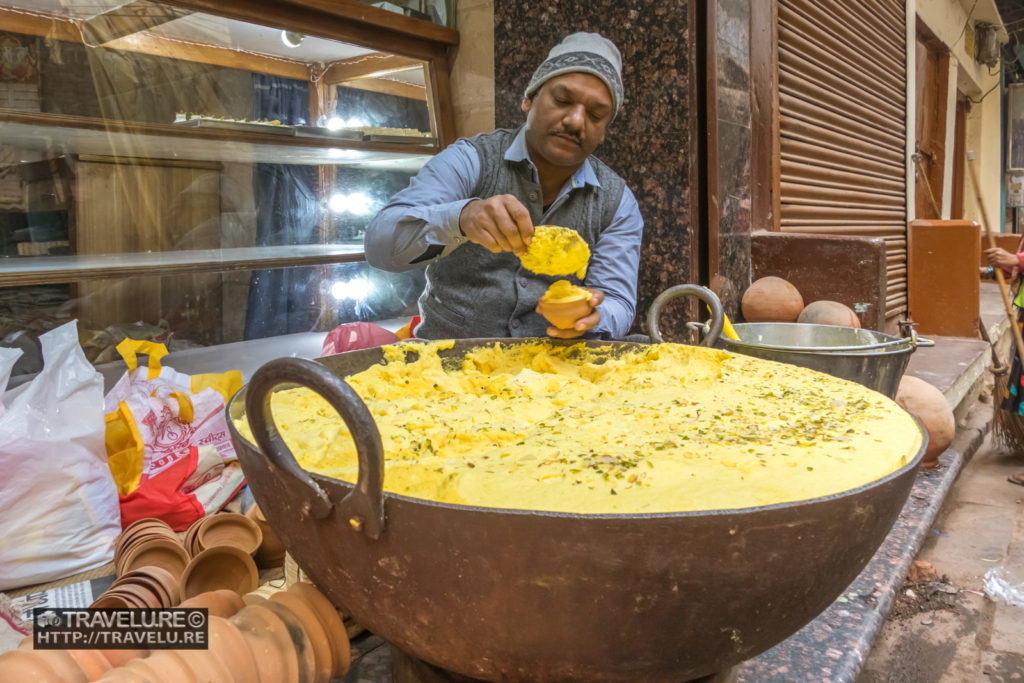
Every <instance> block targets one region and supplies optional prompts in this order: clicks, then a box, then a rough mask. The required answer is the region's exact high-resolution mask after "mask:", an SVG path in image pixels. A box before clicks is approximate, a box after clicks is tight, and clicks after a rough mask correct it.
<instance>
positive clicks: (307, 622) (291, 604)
mask: <svg viewBox="0 0 1024 683" xmlns="http://www.w3.org/2000/svg"><path fill="white" fill-rule="evenodd" d="M269 599H270V601H271V602H277V603H280V604H282V605H284V606H285V607H287V608H288V609H289V610H290V611H291V612H292V613H293V614H294V615H295V616H296V617H297V618H298V620H299V621H300V622H301V623H302V630H303V631H305V632H306V637H307V638H309V642H310V645H311V647H312V648H313V659H314V661H315V664H316V666H315V671H314V676H313V683H328V682H329V681H330V680H331V679H332V678H334V676H335V673H334V672H335V667H334V650H332V649H331V641H330V639H329V638H328V637H327V629H325V628H324V626H323V624H321V623H320V617H318V616H317V615H316V612H314V611H313V608H312V607H310V606H309V605H307V604H306V602H305V601H304V600H302V598H300V597H299V596H297V595H295V594H294V593H289V592H288V591H281V592H279V593H274V594H273V595H271V596H270V598H269Z"/></svg>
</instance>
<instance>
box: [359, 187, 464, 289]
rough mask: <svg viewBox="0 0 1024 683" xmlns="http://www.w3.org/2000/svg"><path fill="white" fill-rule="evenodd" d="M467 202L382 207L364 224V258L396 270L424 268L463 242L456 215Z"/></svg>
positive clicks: (377, 266) (389, 269) (380, 266)
mask: <svg viewBox="0 0 1024 683" xmlns="http://www.w3.org/2000/svg"><path fill="white" fill-rule="evenodd" d="M466 201H469V200H460V201H457V202H450V203H447V204H440V205H437V206H430V207H411V206H407V205H402V204H393V205H391V206H387V207H385V208H384V209H383V210H382V211H381V212H380V213H378V214H377V216H375V217H374V218H373V220H371V221H370V223H369V225H367V227H366V238H365V240H364V247H365V249H366V261H367V262H368V263H369V264H370V265H371V266H373V267H374V268H380V269H381V270H387V271H391V272H394V273H399V272H402V271H405V270H413V269H414V268H423V267H424V266H426V265H427V264H428V263H430V262H431V261H434V260H436V259H437V258H440V257H442V256H444V255H446V254H447V253H448V252H450V251H451V250H452V249H454V248H456V247H458V246H459V245H461V244H462V243H463V242H464V241H465V237H464V236H463V235H461V233H459V214H460V213H461V211H462V207H463V206H464V205H465V203H466ZM438 247H440V249H438ZM425 256H426V257H427V258H424V257H425Z"/></svg>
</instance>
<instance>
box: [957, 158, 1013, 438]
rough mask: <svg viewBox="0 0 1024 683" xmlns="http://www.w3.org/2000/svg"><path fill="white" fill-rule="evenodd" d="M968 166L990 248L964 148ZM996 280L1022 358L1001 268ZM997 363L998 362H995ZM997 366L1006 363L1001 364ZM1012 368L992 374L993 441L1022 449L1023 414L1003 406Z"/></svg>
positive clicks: (985, 219) (984, 215)
mask: <svg viewBox="0 0 1024 683" xmlns="http://www.w3.org/2000/svg"><path fill="white" fill-rule="evenodd" d="M967 166H968V168H969V169H970V171H971V173H970V175H971V183H972V184H973V185H974V196H975V199H976V200H977V201H978V209H979V211H980V212H981V225H982V228H983V229H984V231H985V239H986V240H987V241H988V246H989V248H992V247H995V246H996V240H995V237H993V236H992V230H991V229H990V228H989V222H988V213H987V212H986V211H985V205H984V204H983V203H982V201H981V183H980V182H978V169H977V166H976V165H975V163H974V152H973V151H969V152H967ZM993 270H994V272H995V276H996V282H998V283H999V293H1000V294H1001V295H1002V297H1003V306H1004V308H1005V309H1006V318H1007V320H1008V321H1009V322H1010V330H1012V331H1013V343H1014V348H1016V349H1017V359H1018V360H1017V362H1018V363H1020V362H1021V361H1024V339H1022V338H1021V332H1020V326H1019V325H1018V324H1017V316H1016V315H1014V313H1013V303H1012V302H1011V301H1010V290H1009V289H1008V288H1007V286H1006V279H1005V278H1004V277H1003V270H1002V268H994V269H993ZM997 365H999V364H997ZM1000 367H1005V366H1001V365H1000ZM1012 375H1013V373H1012V372H1002V373H997V374H996V375H995V380H994V383H993V392H992V409H993V411H994V414H993V430H992V431H993V436H994V437H995V439H996V441H997V442H998V443H999V444H1000V445H1001V446H1004V447H1005V448H1007V449H1009V450H1012V451H1014V452H1019V451H1020V450H1022V449H1024V416H1021V415H1018V414H1016V413H1011V412H1010V411H1008V410H1003V408H1002V403H1003V399H1005V398H1007V397H1009V395H1010V390H1009V382H1010V377H1011V376H1012Z"/></svg>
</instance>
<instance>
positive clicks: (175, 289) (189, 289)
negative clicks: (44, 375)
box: [0, 262, 423, 387]
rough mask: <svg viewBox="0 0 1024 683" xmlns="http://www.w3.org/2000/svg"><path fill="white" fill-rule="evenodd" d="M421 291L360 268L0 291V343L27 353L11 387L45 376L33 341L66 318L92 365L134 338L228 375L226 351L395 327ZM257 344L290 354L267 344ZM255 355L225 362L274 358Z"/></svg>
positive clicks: (416, 282) (417, 280) (112, 359)
mask: <svg viewBox="0 0 1024 683" xmlns="http://www.w3.org/2000/svg"><path fill="white" fill-rule="evenodd" d="M422 290H423V271H420V270H416V271H411V272H407V273H386V272H383V271H380V270H377V269H375V268H371V267H370V266H369V265H367V264H366V263H365V262H360V263H346V264H338V265H327V266H307V267H294V268H275V269H272V270H239V271H230V272H213V273H200V274H194V275H175V276H165V277H159V276H150V277H131V278H116V279H115V278H111V279H102V280H89V281H82V282H73V283H66V284H54V285H33V286H26V287H8V288H3V289H0V329H2V330H3V332H4V334H3V335H2V337H3V338H2V339H0V346H6V347H14V348H19V349H21V350H22V351H23V352H24V353H23V355H22V356H21V358H20V359H19V360H18V362H17V364H16V365H15V368H14V371H13V373H12V379H11V385H10V386H11V387H13V386H16V385H17V384H19V383H20V382H22V381H25V380H27V379H30V378H31V376H32V375H33V374H34V373H36V372H39V370H40V369H42V356H41V353H40V349H39V344H38V337H39V335H41V334H43V333H44V332H47V331H49V330H52V329H54V328H56V327H59V326H60V325H62V324H64V323H66V322H68V321H70V320H77V321H78V334H79V338H80V339H81V341H82V348H83V350H84V351H85V354H86V357H87V358H89V360H90V361H92V362H93V363H94V364H97V365H103V364H106V363H116V364H117V366H118V368H121V370H122V371H123V366H121V365H120V363H119V362H118V361H119V360H120V356H119V355H118V353H117V350H116V348H115V347H116V346H117V344H118V343H119V342H120V341H121V340H123V339H125V338H126V337H131V338H132V339H150V340H154V341H159V342H162V343H164V344H166V345H167V348H168V351H170V352H171V353H172V354H178V353H180V352H182V351H186V350H188V351H191V353H190V354H188V355H189V358H190V359H191V361H190V362H192V363H193V365H194V366H195V367H196V368H199V369H203V370H204V371H213V370H218V369H219V370H227V369H233V368H229V367H221V368H218V366H217V365H216V363H219V362H222V361H220V360H217V359H218V358H220V357H219V356H217V353H219V352H218V351H217V349H218V347H221V346H223V345H226V344H235V343H238V342H243V341H249V342H253V341H256V340H270V339H273V338H277V337H282V336H287V337H288V338H289V339H291V340H292V341H291V342H290V343H302V344H305V345H316V344H322V342H323V339H324V337H325V335H326V332H327V331H328V330H330V329H332V328H334V327H335V326H337V325H339V324H342V323H348V322H358V321H368V322H376V323H377V324H379V325H381V326H383V327H385V328H387V329H390V330H397V329H398V328H400V327H402V326H403V325H405V324H407V323H408V322H409V321H410V320H411V319H412V317H413V316H414V315H415V314H416V299H417V297H418V296H419V294H420V292H421V291H422ZM256 347H257V348H264V349H271V348H275V349H278V350H279V351H280V353H279V354H278V355H292V354H294V353H296V350H295V349H294V348H288V347H287V346H283V347H280V348H278V347H273V346H271V345H269V342H267V341H264V342H263V344H262V346H261V345H256ZM241 348H243V349H244V345H243V346H242V347H241ZM316 348H317V349H319V348H320V347H319V346H316ZM202 349H205V350H206V351H207V353H205V354H204V353H201V352H200V350H202ZM260 353H263V352H259V353H257V355H256V356H254V357H253V358H240V357H238V356H239V355H243V356H244V355H245V353H243V352H239V351H238V350H236V351H234V352H233V355H232V356H231V357H230V362H232V363H246V364H247V367H248V366H249V365H252V364H253V363H256V364H255V365H253V366H252V367H249V368H248V369H249V370H252V369H255V367H258V365H259V363H258V362H256V360H254V359H256V358H258V359H261V360H262V361H266V360H270V359H271V358H273V357H274V356H270V357H266V358H264V357H263V356H262V355H260ZM312 355H313V356H316V355H319V353H313V354H312ZM171 358H172V359H173V358H174V356H172V357H171ZM207 362H208V363H209V364H208V363H207ZM223 362H228V361H223ZM169 364H170V365H171V366H172V367H175V368H176V369H182V368H179V367H178V366H176V365H174V364H173V363H169ZM239 369H240V368H239ZM183 371H184V370H183ZM115 379H116V377H115Z"/></svg>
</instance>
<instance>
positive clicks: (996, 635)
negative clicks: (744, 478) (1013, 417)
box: [858, 393, 1024, 683]
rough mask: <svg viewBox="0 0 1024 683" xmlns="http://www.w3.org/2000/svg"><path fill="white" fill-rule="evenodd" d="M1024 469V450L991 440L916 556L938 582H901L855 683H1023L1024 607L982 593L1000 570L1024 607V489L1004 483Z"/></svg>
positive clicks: (955, 489) (969, 466)
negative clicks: (1007, 449)
mask: <svg viewBox="0 0 1024 683" xmlns="http://www.w3.org/2000/svg"><path fill="white" fill-rule="evenodd" d="M980 400H981V401H982V403H983V405H989V406H990V405H991V403H990V401H991V398H990V396H989V395H988V394H987V393H984V394H982V396H981V397H980ZM981 412H982V413H984V412H985V411H981ZM1021 469H1024V452H1019V453H1008V452H1005V450H1004V449H1001V448H1000V447H999V446H998V445H996V444H994V443H993V440H992V439H991V435H989V436H988V437H987V438H986V439H985V441H984V443H983V444H982V446H981V447H980V448H979V449H978V451H977V452H976V453H975V454H974V456H973V457H972V458H971V460H970V462H968V463H967V465H966V466H965V467H964V469H963V471H962V472H961V474H960V478H959V479H958V481H957V482H956V484H955V486H954V487H953V490H952V491H951V492H950V494H949V495H948V497H947V499H946V501H945V503H944V505H943V508H942V511H941V512H940V513H939V516H938V518H937V519H936V521H935V524H934V525H933V528H932V529H931V533H930V534H928V537H927V540H926V541H925V542H924V544H923V546H922V548H921V551H920V552H919V554H918V560H922V561H925V562H928V563H930V564H931V566H932V567H933V568H934V570H935V576H925V577H923V578H922V579H921V580H919V581H917V582H910V581H908V582H907V583H905V584H904V586H903V589H902V590H901V592H900V595H899V597H898V598H897V600H896V603H895V604H894V606H893V609H892V611H891V612H890V614H889V618H888V620H887V621H886V624H885V626H884V627H883V629H882V632H881V633H880V634H879V636H878V639H877V641H876V643H875V646H874V647H873V648H872V650H871V654H870V656H869V657H868V660H867V662H866V663H865V665H864V668H863V670H862V672H861V675H860V677H859V679H858V683H882V682H886V683H918V682H920V683H964V682H969V681H990V682H992V683H1002V682H1004V681H1006V682H1008V681H1024V607H1016V606H1009V605H1006V604H1000V603H997V602H995V601H993V600H992V599H990V598H988V597H987V596H986V595H985V592H984V577H985V575H986V573H987V572H989V571H990V570H992V569H993V568H996V567H1002V568H1004V569H1005V570H1007V571H1008V572H1009V573H1010V577H1009V578H1010V581H1012V582H1014V583H1015V584H1016V585H1017V586H1018V587H1019V589H1020V592H1021V599H1022V600H1024V487H1020V486H1015V485H1013V484H1011V483H1009V482H1007V480H1006V477H1007V475H1008V474H1009V473H1011V472H1014V471H1016V470H1021Z"/></svg>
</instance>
